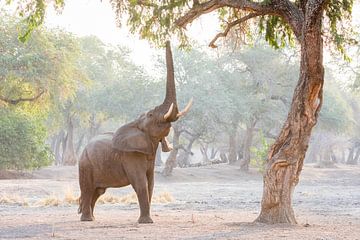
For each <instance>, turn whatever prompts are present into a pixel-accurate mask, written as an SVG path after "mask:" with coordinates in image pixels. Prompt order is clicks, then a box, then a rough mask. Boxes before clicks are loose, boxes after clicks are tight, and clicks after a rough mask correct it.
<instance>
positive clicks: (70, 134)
mask: <svg viewBox="0 0 360 240" xmlns="http://www.w3.org/2000/svg"><path fill="white" fill-rule="evenodd" d="M67 125H68V126H67V138H66V144H65V146H66V147H65V150H64V154H63V157H62V163H63V164H64V165H68V166H74V165H75V164H76V163H77V157H76V153H75V148H74V125H73V121H72V118H71V117H69V118H68V121H67Z"/></svg>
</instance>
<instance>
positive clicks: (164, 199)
mask: <svg viewBox="0 0 360 240" xmlns="http://www.w3.org/2000/svg"><path fill="white" fill-rule="evenodd" d="M174 201H175V198H174V197H173V196H172V195H171V193H169V192H161V193H160V194H159V195H157V196H154V197H153V200H152V202H154V203H170V202H174Z"/></svg>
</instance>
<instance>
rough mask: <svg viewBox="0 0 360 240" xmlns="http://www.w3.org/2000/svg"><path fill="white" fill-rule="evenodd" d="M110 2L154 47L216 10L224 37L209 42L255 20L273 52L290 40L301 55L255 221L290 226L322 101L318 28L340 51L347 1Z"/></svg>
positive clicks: (182, 35)
mask: <svg viewBox="0 0 360 240" xmlns="http://www.w3.org/2000/svg"><path fill="white" fill-rule="evenodd" d="M111 2H112V3H113V4H114V7H115V9H116V11H117V14H118V16H119V17H120V18H121V17H124V16H125V14H124V13H127V14H128V15H126V16H128V24H129V25H130V26H131V29H132V30H133V31H134V32H135V31H137V32H139V33H140V35H141V36H142V37H144V38H148V39H150V40H152V41H155V42H163V41H164V39H166V38H168V36H169V34H171V33H177V34H178V36H180V37H182V38H184V31H183V30H180V31H179V30H178V29H177V28H175V26H174V24H173V23H175V24H176V25H177V26H180V27H182V28H184V27H186V25H187V24H189V23H191V22H192V21H194V20H195V19H197V18H198V17H200V16H201V15H203V14H207V13H209V12H213V11H216V10H218V13H219V16H220V17H223V19H226V20H229V21H228V22H229V24H225V31H224V33H222V34H220V35H218V36H216V37H215V39H214V40H216V39H217V38H218V37H220V36H226V34H227V33H228V31H229V29H231V28H234V27H238V26H239V25H241V24H242V23H244V22H246V21H248V20H250V19H254V18H257V19H258V20H259V23H260V27H261V28H260V29H263V30H265V38H266V40H267V41H268V42H269V43H270V44H271V45H273V46H275V47H279V46H281V45H282V44H284V43H285V41H286V39H287V37H288V36H289V39H290V40H292V38H291V37H292V36H294V37H295V39H296V41H297V42H298V43H299V45H300V49H301V54H300V55H301V56H300V76H299V81H298V83H297V86H296V88H295V91H294V95H293V99H292V103H291V107H290V111H289V113H288V116H287V119H286V121H285V123H284V125H283V128H282V130H281V132H280V134H279V136H278V138H277V139H276V141H275V142H274V144H273V145H272V147H271V149H270V151H269V155H268V160H267V167H266V172H265V174H264V189H263V198H262V203H261V213H260V215H259V216H258V218H257V221H258V222H264V223H296V219H295V215H294V211H293V208H292V204H291V199H292V194H293V191H294V188H295V186H296V185H297V183H298V181H299V176H300V173H301V170H302V166H303V161H304V157H305V153H306V150H307V148H308V144H309V139H310V135H311V131H312V128H313V127H314V126H315V124H316V122H317V118H318V115H319V111H320V108H321V105H322V100H323V96H322V92H323V85H324V67H323V61H322V59H323V36H322V32H323V26H324V25H327V24H328V25H327V26H328V27H329V29H330V31H329V32H330V33H331V37H332V38H331V39H332V40H333V42H334V43H335V45H336V46H337V47H338V48H339V49H340V51H343V44H344V40H345V38H344V35H342V32H341V28H340V24H338V22H339V21H340V20H341V19H342V18H344V17H345V18H346V17H349V16H350V15H349V13H350V12H351V5H352V1H347V0H344V1H325V0H314V1H307V0H298V1H289V0H281V1H280V0H272V1H262V2H253V1H248V0H240V1H229V0H223V1H218V0H208V1H202V2H198V1H196V2H195V1H194V2H192V3H193V4H192V6H191V7H190V8H189V7H188V6H189V5H190V4H191V3H189V2H188V1H186V0H183V1H178V2H173V1H169V2H165V3H162V4H160V5H158V2H157V1H130V2H127V1H120V0H112V1H111ZM324 13H325V15H326V17H327V21H325V22H323V15H324ZM140 14H141V17H140ZM154 15H156V17H154ZM339 29H340V30H339ZM289 33H290V34H289ZM212 46H213V45H212Z"/></svg>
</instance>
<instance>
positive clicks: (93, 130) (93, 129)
mask: <svg viewBox="0 0 360 240" xmlns="http://www.w3.org/2000/svg"><path fill="white" fill-rule="evenodd" d="M100 126H101V122H100V121H99V122H96V114H95V113H93V114H91V116H90V127H89V135H88V141H90V140H91V139H92V138H93V137H95V136H96V135H97V134H98V132H99V129H100Z"/></svg>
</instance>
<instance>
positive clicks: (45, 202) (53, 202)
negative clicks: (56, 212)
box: [38, 195, 61, 207]
mask: <svg viewBox="0 0 360 240" xmlns="http://www.w3.org/2000/svg"><path fill="white" fill-rule="evenodd" d="M38 205H40V206H53V207H57V206H59V205H61V200H60V199H59V198H58V197H56V196H55V195H49V196H48V197H46V198H44V199H41V200H40V201H39V202H38Z"/></svg>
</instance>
